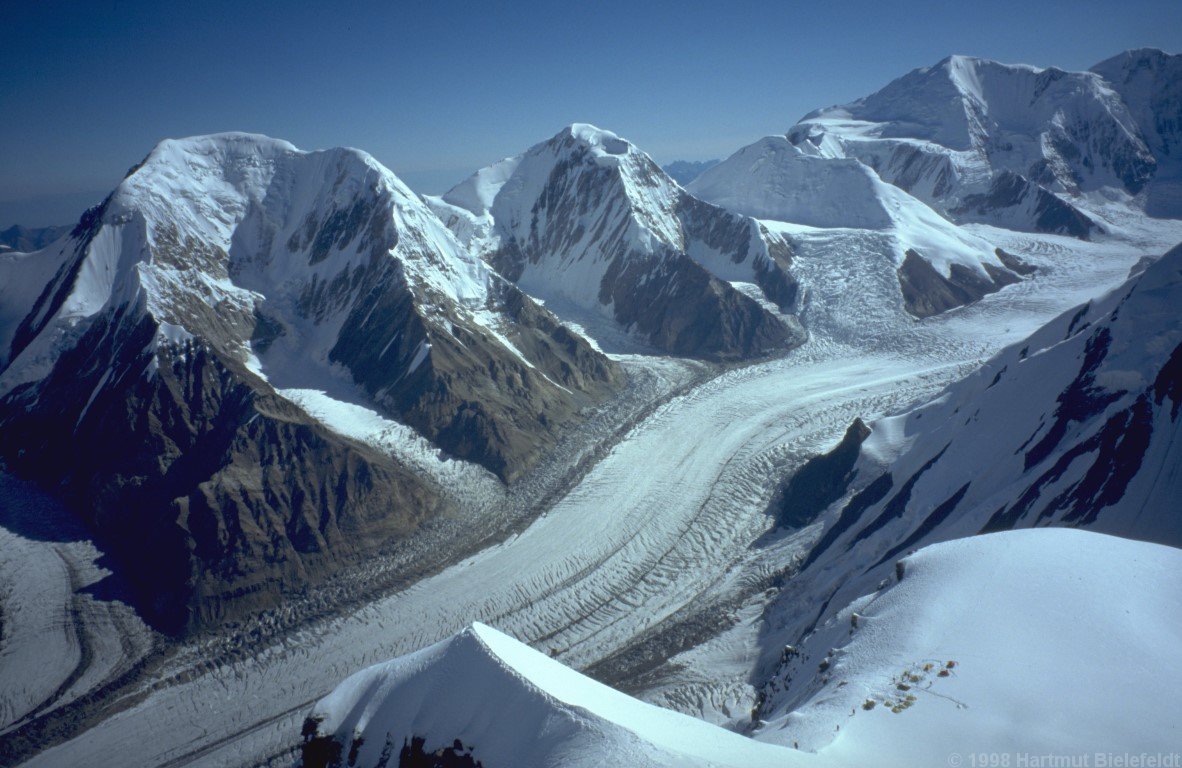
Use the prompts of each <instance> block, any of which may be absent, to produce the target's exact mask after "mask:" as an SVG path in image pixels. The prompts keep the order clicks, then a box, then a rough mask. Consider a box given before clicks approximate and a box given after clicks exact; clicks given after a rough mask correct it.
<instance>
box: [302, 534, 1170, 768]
mask: <svg viewBox="0 0 1182 768" xmlns="http://www.w3.org/2000/svg"><path fill="white" fill-rule="evenodd" d="M893 567H894V566H893V564H892V569H893ZM900 570H901V572H902V573H903V574H904V575H903V577H902V578H901V579H896V578H895V577H893V576H892V578H890V579H888V580H886V581H885V582H884V583H882V584H880V585H878V586H877V587H875V585H873V584H871V585H869V586H866V585H864V584H862V583H859V584H858V589H859V590H860V591H855V592H853V593H852V594H851V595H850V596H849V598H848V599H846V601H845V603H844V604H843V605H842V606H841V608H840V610H835V611H834V614H835V616H834V618H833V619H832V620H831V621H829V622H827V623H826V624H824V625H823V626H821V627H820V628H819V629H818V631H817V632H815V633H814V634H812V635H811V636H810V637H809V638H808V640H807V641H806V642H804V643H802V644H800V646H799V647H793V648H791V649H790V651H788V652H787V653H786V654H785V657H786V662H785V665H784V668H783V670H782V672H783V674H782V675H781V676H780V677H779V678H777V680H778V683H779V685H783V686H786V687H784V688H781V687H779V685H778V686H777V687H776V688H769V692H770V694H771V697H770V698H768V699H766V700H765V708H764V711H763V715H764V716H765V719H763V720H762V721H760V722H759V727H758V728H757V729H755V730H754V732H753V736H754V738H747V737H745V736H741V735H739V734H736V733H734V732H732V731H727V730H724V729H722V728H720V727H718V726H715V725H711V724H709V723H706V722H704V721H700V720H695V719H693V718H690V717H687V716H685V715H682V714H679V713H675V712H672V711H668V710H663V709H660V708H658V707H655V706H652V705H649V704H645V703H641V702H639V701H637V700H635V699H631V698H630V697H628V696H625V695H624V694H622V693H619V692H617V691H615V690H612V689H610V688H607V687H605V686H603V685H601V684H599V683H597V682H595V681H593V680H591V679H589V678H587V677H584V676H582V675H580V674H578V673H577V672H575V671H573V670H571V669H568V668H567V667H564V666H563V665H562V664H560V663H558V662H556V661H554V660H552V659H550V658H547V657H546V656H545V655H543V654H542V653H539V652H537V651H535V650H533V649H531V648H529V647H528V646H526V645H524V644H523V643H520V642H518V641H516V640H514V639H512V638H510V637H507V636H506V635H503V634H501V633H500V632H497V631H496V630H493V629H490V628H489V627H485V626H482V625H474V626H472V627H471V628H470V629H467V630H465V631H463V632H461V633H460V634H458V635H456V636H454V637H452V638H451V639H449V640H445V641H443V642H441V643H439V644H437V645H434V646H431V647H429V648H426V649H424V650H421V651H418V652H417V653H413V654H411V655H409V656H405V657H402V658H399V659H395V660H393V661H390V662H386V663H383V664H378V665H376V666H373V667H370V668H368V669H365V670H363V671H361V672H359V673H357V674H355V675H353V676H352V677H350V678H348V679H347V680H345V681H344V682H343V683H341V684H340V686H339V687H338V688H337V689H336V690H335V691H334V692H333V693H332V694H330V695H329V696H328V697H326V698H324V699H323V700H321V701H320V702H319V703H318V704H317V705H316V706H315V707H314V708H313V709H312V712H311V713H310V716H309V718H308V720H307V721H306V723H305V726H304V731H303V732H304V747H303V749H304V765H305V766H306V767H307V768H325V767H327V766H345V765H349V766H358V767H359V768H371V767H376V766H383V765H390V764H393V762H394V760H395V759H397V760H398V761H399V762H398V764H399V765H454V766H476V765H483V766H486V768H496V766H509V765H512V766H520V767H521V768H558V767H559V766H562V767H563V768H569V767H571V766H588V767H590V766H598V765H604V764H609V765H635V766H662V767H665V768H672V767H673V766H703V767H704V766H744V768H760V767H761V766H769V767H770V766H818V767H820V766H850V765H868V764H872V765H880V766H914V765H933V764H937V763H942V762H945V761H947V760H948V755H950V754H968V753H972V752H982V751H985V750H987V749H994V750H1001V751H1002V752H1003V753H1014V752H1017V753H1030V754H1042V753H1055V754H1058V753H1072V754H1074V753H1075V752H1077V751H1078V752H1081V753H1090V752H1093V751H1096V750H1102V751H1105V752H1108V751H1112V752H1124V751H1132V752H1137V753H1140V752H1143V751H1149V752H1154V751H1156V750H1162V751H1169V749H1171V748H1172V745H1173V744H1174V743H1175V740H1176V737H1177V734H1176V723H1175V718H1174V716H1173V715H1174V713H1173V712H1172V711H1170V709H1169V708H1168V707H1163V706H1161V704H1162V703H1163V702H1167V701H1170V700H1171V697H1172V694H1173V691H1174V690H1176V686H1177V685H1178V684H1179V683H1180V682H1182V672H1180V671H1179V669H1178V666H1177V665H1176V664H1173V663H1171V659H1172V658H1173V654H1174V649H1175V643H1176V639H1177V636H1178V633H1179V631H1182V623H1180V622H1182V619H1180V617H1182V611H1180V610H1179V608H1182V602H1180V598H1179V594H1178V591H1177V589H1176V588H1175V585H1176V582H1177V579H1178V578H1179V577H1180V576H1182V552H1179V551H1178V550H1177V549H1174V548H1171V547H1163V546H1158V545H1153V544H1146V543H1141V542H1134V541H1127V540H1123V539H1118V538H1115V537H1111V536H1103V535H1099V534H1092V533H1084V532H1079V531H1066V530H1032V531H1011V532H1006V533H1002V534H994V535H990V536H981V537H975V538H971V539H964V540H959V541H955V542H948V543H944V544H938V545H935V546H932V547H929V548H926V549H924V550H922V551H921V552H918V553H916V554H914V555H912V556H910V557H907V558H905V559H904V560H903V561H902V566H901V568H900ZM1130 585H1136V586H1135V587H1130ZM969 595H971V596H972V599H966V596H969ZM818 668H819V670H818ZM1081 671H1082V672H1081ZM1032 713H1038V714H1037V716H1032ZM433 761H434V762H433Z"/></svg>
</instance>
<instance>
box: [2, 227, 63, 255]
mask: <svg viewBox="0 0 1182 768" xmlns="http://www.w3.org/2000/svg"><path fill="white" fill-rule="evenodd" d="M69 231H70V227H69V226H63V227H34V228H30V227H22V226H20V225H19V224H14V225H13V226H11V227H9V228H8V229H4V230H0V253H3V252H4V251H21V252H28V251H39V250H41V249H42V248H44V247H45V246H47V245H49V244H50V243H52V242H53V241H55V240H57V239H58V238H60V237H62V236H63V235H65V234H66V233H67V232H69Z"/></svg>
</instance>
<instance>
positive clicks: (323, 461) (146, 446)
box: [0, 134, 621, 627]
mask: <svg viewBox="0 0 1182 768" xmlns="http://www.w3.org/2000/svg"><path fill="white" fill-rule="evenodd" d="M0 259H2V260H0V350H2V351H0V433H2V434H3V436H4V439H3V440H2V441H0V458H2V460H3V462H4V463H5V465H6V466H7V467H8V468H9V470H11V471H13V472H16V473H18V474H22V475H25V476H29V477H33V478H36V479H37V480H38V481H40V482H41V483H43V484H46V485H49V486H53V487H58V486H60V488H61V490H62V491H64V492H65V494H66V495H67V496H68V497H70V498H71V500H72V501H73V502H74V503H75V505H76V506H77V507H78V508H79V509H80V510H82V514H83V517H84V518H85V519H86V520H87V521H88V522H89V523H91V524H92V526H93V528H94V530H95V532H96V534H97V535H98V536H99V537H100V538H101V539H102V540H103V541H105V542H108V543H110V545H111V547H112V549H113V551H114V552H115V553H116V554H117V556H120V557H122V558H123V560H124V561H125V565H126V566H127V568H128V569H129V570H130V571H131V574H132V577H133V580H134V581H136V583H137V584H138V585H139V586H140V588H141V589H142V590H143V591H144V592H145V602H146V605H147V606H148V608H147V612H148V613H149V615H154V616H156V617H157V618H159V619H160V620H161V621H162V622H164V623H166V624H168V625H170V626H172V627H177V626H185V625H189V624H192V623H194V622H198V621H202V620H208V619H212V618H219V617H220V616H222V615H223V614H224V613H234V612H235V611H236V610H240V609H242V608H243V607H249V608H257V607H259V606H260V605H265V604H266V602H267V601H268V600H271V599H274V598H275V596H276V595H277V594H278V592H279V591H280V590H282V589H283V588H285V587H287V586H290V585H292V584H299V583H302V582H305V581H307V580H309V579H313V578H315V577H317V576H318V575H323V574H324V573H326V572H328V571H330V570H331V568H332V567H333V566H334V564H335V563H339V562H345V561H347V560H348V559H350V558H351V557H356V556H359V555H360V554H364V553H365V552H367V551H369V550H372V549H373V548H374V547H376V546H380V545H381V544H382V543H383V542H385V541H388V540H390V538H391V537H395V536H399V535H405V534H407V533H409V532H410V531H412V530H413V529H414V527H415V526H416V525H417V524H418V522H419V521H421V520H423V519H424V518H426V517H429V516H430V515H432V514H434V513H436V512H438V511H439V510H440V508H441V505H442V502H441V501H440V499H439V498H438V493H437V492H436V491H435V490H433V486H432V484H433V482H434V481H433V479H432V477H431V476H430V472H426V471H423V470H422V468H421V467H417V466H416V467H415V469H414V470H412V469H410V468H408V460H407V458H406V454H426V455H430V454H431V453H432V452H437V451H438V450H439V449H442V450H443V451H444V452H446V454H449V455H450V456H452V457H457V458H460V459H466V460H469V461H471V462H475V463H477V464H480V465H483V466H484V467H487V468H488V469H489V470H491V471H493V472H495V473H497V474H498V475H500V476H501V477H502V478H505V479H512V478H513V477H515V476H517V475H518V474H520V473H521V472H522V471H523V470H524V469H525V468H526V467H528V466H529V465H530V464H531V463H532V462H534V461H536V460H537V458H538V457H539V456H540V455H541V454H542V452H543V451H545V449H546V448H547V447H548V446H549V445H550V444H551V443H552V441H553V440H554V439H555V437H556V434H557V431H558V430H560V429H561V428H562V426H563V425H565V424H568V423H570V422H571V421H572V420H573V419H575V418H577V417H578V414H579V412H580V410H582V409H584V408H586V407H587V406H589V405H593V404H595V403H596V402H598V401H599V400H601V399H602V398H603V397H604V396H606V394H607V393H608V391H609V390H610V388H611V387H612V386H613V385H614V384H615V383H616V382H617V381H618V380H619V378H620V376H621V374H620V372H619V371H618V369H617V368H616V366H615V364H614V363H612V362H611V361H609V360H607V359H606V358H605V357H603V356H602V355H601V354H600V353H598V352H596V351H595V350H594V349H592V348H591V347H590V346H589V345H588V344H587V343H586V342H585V341H584V340H583V339H581V338H580V337H578V336H576V335H575V334H573V333H572V332H570V331H569V330H567V329H566V328H565V327H564V326H563V325H561V324H560V323H559V322H558V321H557V320H556V319H555V318H554V317H553V315H551V314H550V313H549V312H547V311H546V310H544V309H543V308H541V307H540V306H538V305H537V304H536V303H534V302H533V301H532V300H530V299H529V298H528V297H526V296H524V295H523V294H522V293H521V292H520V291H519V290H517V289H516V288H515V287H514V286H513V285H512V284H510V283H508V282H507V281H505V280H503V279H501V278H500V277H499V276H497V275H496V274H495V273H493V272H492V271H491V270H490V269H489V268H488V267H487V266H486V265H485V264H484V263H483V262H481V261H480V260H479V259H478V258H476V257H474V256H472V255H471V254H469V252H468V251H467V250H465V249H464V248H463V247H461V246H460V245H459V244H458V243H457V242H456V240H455V238H454V237H453V236H452V234H451V233H450V232H449V231H448V229H447V228H446V227H445V226H444V225H443V224H442V222H440V221H439V220H438V219H437V218H436V217H435V215H434V214H433V213H432V212H431V211H430V210H429V209H428V208H427V207H426V206H425V205H424V204H423V203H422V202H421V200H420V199H419V198H418V197H417V196H416V195H414V194H413V193H412V192H411V191H410V190H409V189H408V188H407V187H406V186H405V185H403V184H402V182H401V181H399V180H398V179H397V178H396V177H395V176H394V175H393V174H391V173H390V172H389V171H388V170H386V169H385V168H383V167H382V166H381V165H379V164H378V163H377V162H376V161H375V160H373V158H371V157H369V156H368V155H366V154H365V153H363V152H359V151H357V150H348V149H334V150H327V151H321V152H302V151H300V150H297V149H296V148H295V147H293V146H292V145H290V144H288V143H286V142H282V141H276V140H273V139H268V138H266V137H262V136H254V135H247V134H222V135H216V136H207V137H197V138H192V139H184V140H169V141H164V142H162V143H161V144H160V145H159V146H157V147H156V148H155V149H154V150H153V151H152V153H151V154H150V155H149V156H148V157H147V158H146V159H145V160H144V162H143V163H141V164H140V165H139V166H137V167H136V168H134V169H133V170H132V171H131V172H130V173H129V175H128V176H127V178H125V179H124V181H123V182H122V183H121V184H120V185H119V187H118V188H117V189H116V190H115V191H114V192H113V193H112V194H111V195H110V196H109V197H108V198H107V200H106V201H105V202H104V203H103V204H102V205H101V206H99V207H97V208H95V209H93V210H91V211H89V212H88V213H87V214H86V215H85V216H84V217H83V219H82V220H81V222H79V224H78V225H77V227H75V228H74V230H73V231H72V233H71V234H70V236H69V237H68V238H65V239H62V240H60V241H58V242H57V243H56V244H55V245H54V246H52V247H51V248H50V249H48V250H45V251H41V252H37V253H32V254H16V255H7V256H2V257H0ZM357 420H361V421H363V422H365V423H366V424H369V425H370V427H369V428H368V432H366V431H365V430H362V431H361V432H364V434H359V431H358V429H356V428H355V425H354V424H353V423H352V422H354V421H357ZM370 437H372V438H373V439H369V438H370ZM379 438H380V439H379ZM431 461H435V462H436V463H438V460H437V459H432V460H428V461H427V463H430V462H431ZM149 542H150V544H149Z"/></svg>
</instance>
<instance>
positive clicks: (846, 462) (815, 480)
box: [773, 419, 870, 528]
mask: <svg viewBox="0 0 1182 768" xmlns="http://www.w3.org/2000/svg"><path fill="white" fill-rule="evenodd" d="M869 436H870V428H869V427H867V426H866V424H865V422H863V421H862V420H861V419H854V422H853V423H852V424H850V426H849V429H847V430H846V432H845V436H844V437H843V438H842V439H841V442H840V443H838V444H837V445H836V446H835V447H834V448H833V449H832V450H830V451H829V452H828V453H822V454H819V455H817V456H814V457H813V458H811V459H809V460H808V461H807V462H805V463H804V465H803V466H802V467H801V468H800V469H798V470H797V471H796V472H795V474H793V475H792V476H791V477H790V478H789V479H788V481H787V482H786V483H785V484H784V486H783V487H782V489H781V490H780V492H779V493H778V494H777V496H776V499H775V500H774V502H773V508H774V509H775V514H776V522H777V523H778V524H779V525H782V526H785V527H788V528H799V527H801V526H805V525H808V524H809V523H811V522H812V521H813V520H815V519H816V518H817V516H818V515H820V514H821V513H822V512H824V511H825V510H826V509H828V507H829V505H830V504H832V503H833V502H835V501H837V500H838V499H840V498H841V497H842V496H843V495H844V494H845V492H846V490H847V489H848V488H849V485H850V482H851V481H852V480H853V478H854V465H855V464H856V463H857V461H858V455H859V452H860V451H861V448H862V443H863V442H865V440H866V438H867V437H869Z"/></svg>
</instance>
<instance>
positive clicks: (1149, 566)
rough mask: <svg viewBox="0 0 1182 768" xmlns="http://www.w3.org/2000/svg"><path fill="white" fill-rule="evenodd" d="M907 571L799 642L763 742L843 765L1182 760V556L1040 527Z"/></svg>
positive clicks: (912, 561) (911, 563) (941, 547)
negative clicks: (1053, 758) (1179, 655)
mask: <svg viewBox="0 0 1182 768" xmlns="http://www.w3.org/2000/svg"><path fill="white" fill-rule="evenodd" d="M894 568H895V566H894V564H893V563H892V564H891V570H892V572H893V571H894ZM900 569H901V573H902V574H903V575H902V578H901V579H897V578H896V577H895V576H894V575H893V573H892V575H891V576H890V577H889V579H888V581H887V583H886V584H884V585H879V586H878V587H877V588H876V587H875V585H874V583H868V582H867V581H866V580H865V579H859V580H858V581H857V582H856V583H855V584H851V585H850V591H849V592H848V594H850V595H851V596H853V595H857V594H859V593H863V595H864V596H861V597H857V598H856V599H852V600H851V601H850V602H849V604H848V605H847V606H846V607H845V608H843V609H841V610H840V611H837V612H835V615H834V616H833V618H832V619H831V620H829V621H827V622H826V623H824V624H822V625H821V626H819V627H818V628H817V630H816V632H815V633H814V634H812V635H811V636H810V637H808V638H807V639H806V640H805V641H804V642H802V643H800V644H799V645H798V646H797V647H796V648H795V655H792V656H791V659H790V661H789V662H788V663H787V664H785V666H784V667H783V668H782V670H781V673H780V676H779V677H778V678H777V682H778V683H779V684H780V685H783V686H784V688H782V689H779V690H777V689H776V688H772V689H770V690H772V691H774V693H773V694H772V696H773V697H774V701H775V704H774V705H773V706H771V707H768V708H765V713H764V720H763V722H761V724H760V727H759V728H758V729H757V731H756V732H755V738H757V739H759V740H761V741H769V742H774V743H778V744H789V745H791V744H799V746H800V748H801V749H805V750H816V751H817V752H818V756H819V757H821V758H823V759H824V762H825V763H827V764H832V765H881V766H914V765H952V764H957V763H956V761H957V760H961V761H964V764H968V760H969V756H970V755H972V754H973V753H991V754H997V755H1005V756H1008V757H1009V760H1010V761H1011V762H1016V761H1018V760H1019V759H1020V758H1021V756H1023V755H1026V756H1027V757H1026V759H1027V760H1029V759H1030V757H1032V756H1034V757H1036V756H1038V755H1047V754H1053V755H1061V756H1062V755H1065V756H1075V757H1076V758H1077V759H1082V757H1081V756H1083V757H1087V758H1089V759H1091V760H1093V761H1094V760H1095V753H1097V752H1100V753H1115V754H1118V755H1120V754H1125V753H1133V754H1138V755H1139V754H1142V753H1149V754H1154V753H1159V752H1160V753H1165V754H1167V755H1169V754H1175V755H1176V754H1177V745H1178V738H1179V736H1180V735H1182V727H1180V726H1179V724H1178V720H1177V717H1176V716H1175V713H1174V712H1173V706H1172V702H1173V701H1174V700H1175V698H1176V697H1175V694H1174V691H1176V690H1177V686H1178V684H1179V682H1182V680H1180V678H1182V670H1180V669H1179V667H1178V665H1177V664H1175V663H1173V661H1171V659H1172V657H1173V654H1174V651H1173V648H1175V647H1176V644H1177V643H1178V641H1179V639H1182V594H1180V593H1179V592H1178V590H1177V588H1176V585H1177V582H1178V578H1179V576H1182V552H1180V551H1179V550H1177V549H1175V548H1173V547H1165V546H1160V545H1155V544H1146V543H1142V542H1136V541H1129V540H1126V539H1120V538H1116V537H1112V536H1105V535H1101V534H1095V533H1087V532H1083V531H1073V530H1063V529H1038V530H1023V531H1010V532H1005V533H996V534H990V535H986V536H976V537H970V538H966V539H958V540H956V541H950V542H946V543H943V544H936V545H933V546H930V547H927V548H924V549H922V550H920V551H919V552H917V553H915V554H914V555H911V556H909V557H907V558H905V559H904V560H903V561H902V565H901V567H900ZM822 663H824V664H825V669H824V671H823V672H820V673H819V672H817V671H816V670H817V668H818V665H820V664H822ZM900 685H903V686H906V688H905V689H901V688H900V687H899V686H900ZM871 703H872V704H871ZM868 707H870V708H868ZM894 710H898V711H894Z"/></svg>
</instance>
